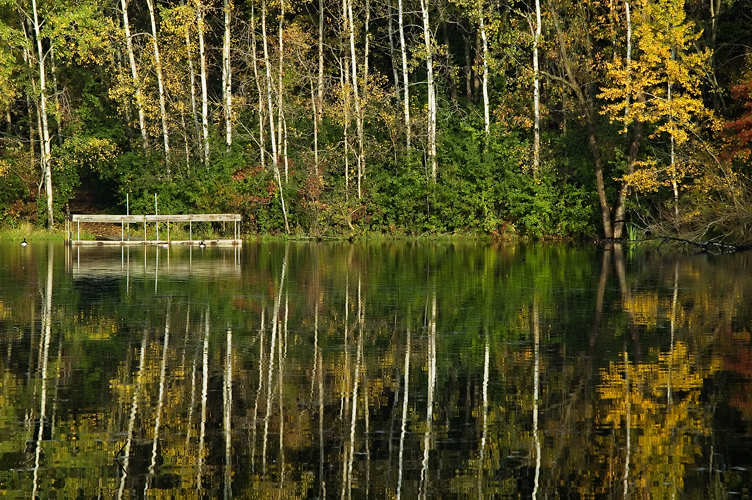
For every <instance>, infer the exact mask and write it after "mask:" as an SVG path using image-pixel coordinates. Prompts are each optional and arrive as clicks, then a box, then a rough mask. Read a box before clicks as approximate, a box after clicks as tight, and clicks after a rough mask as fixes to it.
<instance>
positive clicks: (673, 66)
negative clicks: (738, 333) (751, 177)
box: [600, 0, 714, 238]
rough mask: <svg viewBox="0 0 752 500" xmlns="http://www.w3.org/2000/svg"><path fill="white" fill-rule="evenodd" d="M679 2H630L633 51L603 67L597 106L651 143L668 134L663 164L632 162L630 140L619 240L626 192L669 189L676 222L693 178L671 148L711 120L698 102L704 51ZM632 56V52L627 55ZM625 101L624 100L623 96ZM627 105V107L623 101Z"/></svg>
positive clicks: (706, 58) (694, 135) (686, 142)
mask: <svg viewBox="0 0 752 500" xmlns="http://www.w3.org/2000/svg"><path fill="white" fill-rule="evenodd" d="M684 4H685V1H684V0H657V1H655V0H653V1H644V2H639V3H638V2H635V3H634V4H633V8H635V10H636V12H635V13H636V19H635V20H634V23H633V27H634V38H635V45H636V47H635V48H636V53H635V54H633V58H632V59H631V60H627V59H626V58H621V57H617V58H615V60H614V61H612V62H610V63H607V76H608V78H609V84H608V85H607V86H605V87H604V88H603V89H602V92H601V94H600V97H602V98H605V99H607V100H609V101H611V103H610V104H607V105H606V106H604V108H603V111H602V112H603V113H604V114H606V115H607V116H608V117H609V118H610V119H611V120H612V121H616V122H622V123H623V124H624V126H625V127H629V126H632V127H633V128H634V130H635V131H637V132H639V133H640V134H641V132H642V127H643V126H644V125H647V126H649V127H650V135H649V137H650V138H651V139H656V138H661V137H666V136H668V140H669V148H668V149H669V162H668V165H666V164H665V163H663V162H659V161H658V160H657V159H655V158H650V159H647V160H644V161H642V162H638V153H637V151H636V149H637V148H636V147H635V144H639V137H636V138H635V139H633V143H632V147H633V148H634V149H635V150H633V151H630V153H629V156H628V158H627V168H626V175H625V176H624V180H623V182H622V185H621V187H620V191H619V197H618V200H617V203H616V207H615V216H614V237H616V238H619V237H621V232H622V230H623V227H624V222H625V218H626V213H625V212H626V208H625V207H626V197H627V196H628V193H629V188H630V187H634V188H635V189H637V190H641V191H654V190H657V188H658V187H659V186H663V185H671V186H672V188H673V192H674V211H675V214H676V216H677V219H678V214H679V211H678V201H679V199H678V198H679V197H678V185H679V184H681V183H682V182H684V179H685V177H686V176H690V174H692V175H691V177H694V174H695V173H696V172H695V171H694V170H693V167H696V165H692V162H691V159H690V156H689V155H684V156H683V157H682V158H681V159H680V160H679V161H677V158H676V155H675V150H674V148H675V147H676V148H681V147H683V146H685V145H689V143H690V142H691V141H694V140H695V139H697V138H699V137H700V135H701V128H702V126H703V125H706V124H707V123H711V126H712V122H713V120H714V118H713V115H712V113H711V112H710V111H709V110H707V109H706V108H705V105H704V103H703V100H702V89H701V85H702V78H703V76H704V74H705V71H706V69H707V64H708V62H709V61H710V56H711V53H710V50H707V49H706V50H704V51H697V50H696V45H695V42H696V41H697V40H698V39H699V37H700V35H701V32H700V31H698V30H696V28H695V26H694V23H692V22H691V21H688V20H687V19H686V14H685V12H684ZM630 55H632V54H630ZM625 95H626V96H628V97H629V99H624V96H625ZM630 100H631V101H632V103H631V105H630V102H629V101H630Z"/></svg>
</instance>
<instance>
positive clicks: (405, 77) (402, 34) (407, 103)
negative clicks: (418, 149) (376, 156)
mask: <svg viewBox="0 0 752 500" xmlns="http://www.w3.org/2000/svg"><path fill="white" fill-rule="evenodd" d="M397 18H398V20H399V35H400V52H401V53H402V80H403V82H402V85H403V89H402V91H403V94H404V95H403V98H404V105H403V108H404V111H405V137H406V140H405V143H406V146H407V149H410V136H411V135H412V134H411V133H410V75H409V74H408V72H407V45H405V24H404V19H403V7H402V0H397Z"/></svg>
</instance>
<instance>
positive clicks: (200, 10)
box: [196, 0, 209, 169]
mask: <svg viewBox="0 0 752 500" xmlns="http://www.w3.org/2000/svg"><path fill="white" fill-rule="evenodd" d="M196 15H197V16H198V23H197V24H198V53H199V59H200V61H201V131H202V135H203V142H204V166H206V168H207V169H208V168H209V89H208V86H209V83H208V81H207V80H208V78H209V77H208V75H207V69H206V47H205V44H204V32H205V31H206V28H205V26H204V5H203V3H202V0H196Z"/></svg>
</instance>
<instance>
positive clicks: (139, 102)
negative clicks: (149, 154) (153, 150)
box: [120, 0, 149, 149]
mask: <svg viewBox="0 0 752 500" xmlns="http://www.w3.org/2000/svg"><path fill="white" fill-rule="evenodd" d="M120 6H121V7H122V9H123V29H124V30H125V50H127V51H128V62H129V63H130V66H131V78H133V86H134V87H135V88H136V108H138V126H139V128H140V129H141V140H142V141H143V144H144V149H146V148H148V147H149V139H148V136H147V134H146V113H145V112H144V98H143V96H142V94H141V79H140V78H139V76H138V67H137V66H136V56H135V55H134V53H133V40H132V38H131V28H130V22H129V20H128V1H127V0H120Z"/></svg>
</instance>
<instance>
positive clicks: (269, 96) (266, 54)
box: [261, 0, 290, 234]
mask: <svg viewBox="0 0 752 500" xmlns="http://www.w3.org/2000/svg"><path fill="white" fill-rule="evenodd" d="M261 36H262V38H263V43H264V66H265V67H266V100H267V104H268V107H269V109H268V111H269V134H270V139H271V143H272V156H273V158H272V160H273V162H272V164H273V165H274V177H275V178H276V180H277V187H278V188H279V198H280V201H281V202H282V215H283V216H284V219H285V232H287V233H288V234H289V233H290V225H289V224H288V222H287V209H286V208H285V197H284V194H283V191H282V177H281V175H280V172H279V156H278V154H277V143H276V137H275V136H274V107H273V105H272V72H271V61H270V59H269V43H268V38H267V36H266V0H262V2H261Z"/></svg>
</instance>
